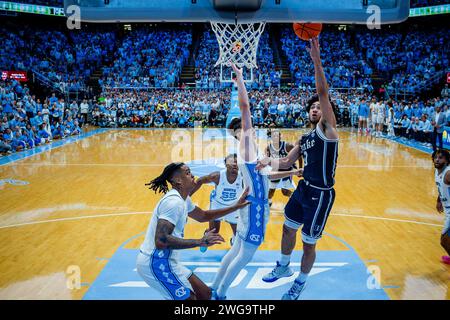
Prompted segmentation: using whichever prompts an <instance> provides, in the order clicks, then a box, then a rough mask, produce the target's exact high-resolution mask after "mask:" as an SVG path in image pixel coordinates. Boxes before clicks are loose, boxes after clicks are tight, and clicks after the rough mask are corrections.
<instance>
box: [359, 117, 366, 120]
mask: <svg viewBox="0 0 450 320" xmlns="http://www.w3.org/2000/svg"><path fill="white" fill-rule="evenodd" d="M359 121H367V117H363V116H359Z"/></svg>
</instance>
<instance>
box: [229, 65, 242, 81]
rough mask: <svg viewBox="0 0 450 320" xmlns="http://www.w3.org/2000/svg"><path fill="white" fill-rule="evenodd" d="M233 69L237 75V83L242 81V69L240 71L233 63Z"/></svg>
mask: <svg viewBox="0 0 450 320" xmlns="http://www.w3.org/2000/svg"><path fill="white" fill-rule="evenodd" d="M231 68H232V69H233V71H234V73H235V74H236V81H238V80H242V69H239V68H238V67H237V66H236V65H235V64H234V63H233V62H231Z"/></svg>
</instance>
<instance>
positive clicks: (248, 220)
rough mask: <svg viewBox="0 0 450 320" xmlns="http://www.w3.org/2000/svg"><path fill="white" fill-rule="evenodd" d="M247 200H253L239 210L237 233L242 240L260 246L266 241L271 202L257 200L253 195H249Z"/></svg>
mask: <svg viewBox="0 0 450 320" xmlns="http://www.w3.org/2000/svg"><path fill="white" fill-rule="evenodd" d="M247 200H249V201H250V202H251V203H250V205H248V206H246V207H244V208H242V209H240V210H239V213H240V215H239V223H238V225H237V235H238V236H239V237H241V239H242V240H244V241H246V242H249V243H251V244H253V245H256V246H259V245H260V244H261V243H263V241H264V236H265V234H266V226H267V223H268V222H269V213H270V208H269V203H268V201H258V200H255V199H254V198H253V197H252V196H247Z"/></svg>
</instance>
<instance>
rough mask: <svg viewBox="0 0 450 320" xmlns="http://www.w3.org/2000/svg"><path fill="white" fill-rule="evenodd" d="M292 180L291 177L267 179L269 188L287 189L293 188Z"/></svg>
mask: <svg viewBox="0 0 450 320" xmlns="http://www.w3.org/2000/svg"><path fill="white" fill-rule="evenodd" d="M295 188H296V187H295V184H294V181H292V178H290V179H281V180H279V181H271V180H269V189H287V190H292V189H295Z"/></svg>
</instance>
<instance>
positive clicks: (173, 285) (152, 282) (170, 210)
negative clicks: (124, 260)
mask: <svg viewBox="0 0 450 320" xmlns="http://www.w3.org/2000/svg"><path fill="white" fill-rule="evenodd" d="M194 209H195V205H194V204H193V203H192V201H191V199H190V198H189V197H187V198H186V200H184V199H183V198H182V197H181V195H180V194H179V192H178V191H177V190H174V189H172V190H170V191H169V192H167V193H166V194H165V195H164V196H163V197H162V198H161V200H160V201H159V202H158V204H157V205H156V208H155V210H154V211H153V216H152V219H151V220H150V224H149V226H148V228H147V233H146V235H145V239H144V242H143V243H142V245H141V248H140V252H139V254H138V257H137V261H136V269H137V272H138V274H139V275H140V276H141V277H142V278H143V279H144V280H145V282H146V283H147V284H148V285H149V286H150V287H151V288H153V289H156V290H157V291H158V292H159V293H161V295H162V296H163V297H164V298H165V299H168V300H186V299H187V298H189V296H190V292H191V290H192V286H191V284H190V282H189V280H188V279H189V277H190V276H191V275H192V271H190V270H189V269H188V268H187V267H185V266H184V265H182V264H181V263H180V262H179V250H172V249H158V248H156V245H155V234H156V226H157V224H158V220H159V219H164V220H167V221H169V222H170V223H172V224H173V225H174V226H175V228H174V230H173V232H172V235H173V236H174V237H178V238H183V237H184V226H185V225H186V222H187V218H188V214H189V212H191V211H192V210H194Z"/></svg>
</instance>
